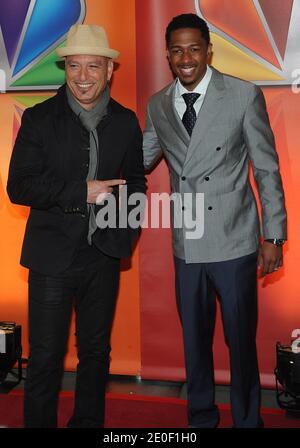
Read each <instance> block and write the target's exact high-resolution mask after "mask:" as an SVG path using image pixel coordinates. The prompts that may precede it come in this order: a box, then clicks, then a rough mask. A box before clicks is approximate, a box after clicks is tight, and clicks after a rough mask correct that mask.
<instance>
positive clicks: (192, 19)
mask: <svg viewBox="0 0 300 448" xmlns="http://www.w3.org/2000/svg"><path fill="white" fill-rule="evenodd" d="M181 28H196V29H198V30H200V31H201V34H202V37H203V38H204V39H205V40H206V43H207V45H209V43H210V35H209V28H208V26H207V23H206V22H205V20H203V19H201V18H200V17H199V16H197V15H196V14H180V15H179V16H176V17H173V19H172V20H171V22H170V23H169V25H168V26H167V29H166V45H167V48H168V47H169V45H170V40H171V33H172V32H173V31H175V30H179V29H181Z"/></svg>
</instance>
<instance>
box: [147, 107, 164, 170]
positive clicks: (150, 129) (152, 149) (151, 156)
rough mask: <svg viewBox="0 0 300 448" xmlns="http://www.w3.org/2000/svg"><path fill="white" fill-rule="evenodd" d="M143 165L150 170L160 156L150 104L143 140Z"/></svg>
mask: <svg viewBox="0 0 300 448" xmlns="http://www.w3.org/2000/svg"><path fill="white" fill-rule="evenodd" d="M143 154H144V167H145V169H146V170H150V169H151V168H152V167H153V166H154V165H155V163H156V162H157V161H158V160H159V159H160V158H161V157H162V149H161V147H160V143H159V139H158V136H157V133H156V130H155V127H154V124H153V121H152V118H151V111H150V104H149V105H148V108H147V117H146V126H145V130H144V141H143Z"/></svg>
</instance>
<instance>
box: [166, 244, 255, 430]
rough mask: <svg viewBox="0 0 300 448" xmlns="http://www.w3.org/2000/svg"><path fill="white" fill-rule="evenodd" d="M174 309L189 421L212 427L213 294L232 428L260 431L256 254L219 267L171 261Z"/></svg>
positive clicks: (214, 410)
mask: <svg viewBox="0 0 300 448" xmlns="http://www.w3.org/2000/svg"><path fill="white" fill-rule="evenodd" d="M175 270H176V296H177V305H178V310H179V314H180V318H181V323H182V327H183V339H184V350H185V364H186V373H187V394H188V413H189V415H188V417H189V424H190V425H191V426H194V427H215V426H217V425H218V422H219V411H218V408H217V406H216V404H215V388H214V364H213V352H212V344H213V334H214V327H215V315H216V292H217V293H218V295H219V297H220V305H221V314H222V321H223V328H224V334H225V340H226V343H227V346H228V347H229V354H230V372H231V410H232V417H233V422H234V426H235V427H239V428H242V427H245V428H246V427H260V426H262V420H261V417H260V382H259V372H258V364H257V353H256V342H255V340H256V327H257V253H256V252H255V253H253V254H250V255H247V256H244V257H241V258H237V259H234V260H229V261H224V262H218V263H195V264H186V263H185V261H183V260H180V259H178V258H175Z"/></svg>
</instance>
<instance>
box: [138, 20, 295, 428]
mask: <svg viewBox="0 0 300 448" xmlns="http://www.w3.org/2000/svg"><path fill="white" fill-rule="evenodd" d="M166 46H167V57H168V60H169V63H170V66H171V69H172V71H173V73H174V75H175V78H176V79H175V81H174V82H173V83H172V84H171V85H169V86H167V87H166V88H164V89H163V90H162V91H160V92H158V93H157V94H155V95H154V96H153V97H152V98H151V99H150V102H149V105H148V115H147V123H146V128H145V132H144V165H145V167H146V168H147V169H150V168H151V167H152V166H153V165H154V164H155V162H156V161H157V160H158V159H159V158H160V157H161V156H162V155H163V156H164V157H165V159H166V161H167V163H168V166H169V171H170V176H171V189H172V193H177V194H180V195H184V194H189V195H191V194H192V195H193V196H194V204H195V203H196V200H195V197H196V195H197V194H202V195H204V205H205V207H204V216H198V217H197V219H199V220H202V222H203V221H204V234H203V236H202V237H201V238H199V239H194V238H193V239H189V238H188V234H189V229H188V228H184V227H183V228H181V229H179V228H174V229H173V251H174V259H175V274H176V296H177V304H178V310H179V313H180V318H181V322H182V327H183V339H184V350H185V361H186V374H187V391H188V411H189V415H188V417H189V423H190V425H191V426H192V427H199V428H200V427H216V426H217V425H218V423H219V411H218V408H217V406H216V404H215V400H214V366H213V353H212V343H213V333H214V324H215V312H216V292H217V293H218V294H219V297H220V304H221V312H222V320H223V325H224V333H225V338H226V343H227V345H228V347H229V352H230V367H231V409H232V416H233V422H234V426H235V427H239V428H242V427H244V428H245V427H260V426H262V424H263V423H262V420H261V417H260V383H259V371H258V365H257V355H256V342H255V335H256V325H257V264H258V266H259V267H260V268H261V270H262V274H263V275H265V274H271V273H272V272H273V271H276V270H277V269H279V268H280V267H281V266H282V245H283V243H284V240H285V239H286V211H285V206H284V194H283V190H282V184H281V177H280V174H279V168H278V158H277V154H276V150H275V146H274V138H273V133H272V131H271V129H270V125H269V119H268V115H267V112H266V106H265V101H264V97H263V94H262V92H261V90H260V89H259V88H258V87H257V86H255V85H253V84H251V83H249V82H246V81H243V80H241V79H237V78H233V77H231V76H228V75H224V74H222V73H220V72H218V71H217V70H215V69H214V68H213V67H209V65H208V63H209V62H210V59H211V55H212V45H211V42H210V35H209V29H208V27H207V24H206V22H205V21H204V20H202V19H201V18H199V17H198V16H197V15H194V14H183V15H180V16H177V17H175V18H174V19H173V20H172V21H171V22H170V24H169V25H168V27H167V30H166ZM250 162H252V166H253V172H254V176H255V179H256V182H257V185H258V190H259V196H260V201H261V205H262V234H260V223H259V216H258V213H257V205H256V201H255V198H254V194H253V191H252V188H251V185H250V181H249V163H250ZM180 213H184V214H185V215H186V216H191V215H192V216H193V217H194V216H195V214H196V209H195V207H193V206H191V207H185V208H184V209H183V210H180ZM180 213H179V212H178V211H177V214H178V216H177V215H176V216H175V218H174V222H182V221H183V222H185V220H181V217H180ZM260 237H262V239H263V241H262V244H261V245H260Z"/></svg>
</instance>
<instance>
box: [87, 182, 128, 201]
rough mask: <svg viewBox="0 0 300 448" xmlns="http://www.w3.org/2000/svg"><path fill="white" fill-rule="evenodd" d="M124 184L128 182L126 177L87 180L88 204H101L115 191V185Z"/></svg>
mask: <svg viewBox="0 0 300 448" xmlns="http://www.w3.org/2000/svg"><path fill="white" fill-rule="evenodd" d="M124 184H126V180H124V179H112V180H90V181H88V182H87V186H88V190H87V200H86V202H87V203H88V204H100V203H101V202H102V201H103V200H104V199H105V198H106V196H107V195H108V194H110V193H111V192H112V191H113V187H115V186H117V185H124Z"/></svg>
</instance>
